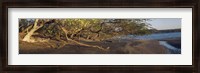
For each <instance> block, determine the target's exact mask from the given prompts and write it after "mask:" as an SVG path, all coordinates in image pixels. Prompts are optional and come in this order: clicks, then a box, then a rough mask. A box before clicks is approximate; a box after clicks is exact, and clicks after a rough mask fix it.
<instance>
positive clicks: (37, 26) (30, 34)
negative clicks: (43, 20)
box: [23, 19, 43, 42]
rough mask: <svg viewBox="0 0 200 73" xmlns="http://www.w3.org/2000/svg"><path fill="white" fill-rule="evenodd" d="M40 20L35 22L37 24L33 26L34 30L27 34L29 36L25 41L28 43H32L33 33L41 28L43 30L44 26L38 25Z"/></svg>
mask: <svg viewBox="0 0 200 73" xmlns="http://www.w3.org/2000/svg"><path fill="white" fill-rule="evenodd" d="M38 20H39V19H36V20H35V23H34V25H33V28H32V29H31V30H30V32H28V33H27V35H26V36H25V37H24V38H23V41H26V42H32V40H31V36H32V35H33V33H34V32H35V31H36V30H38V29H39V28H41V27H42V26H43V24H40V25H38Z"/></svg>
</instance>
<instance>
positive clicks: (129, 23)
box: [19, 19, 152, 50]
mask: <svg viewBox="0 0 200 73" xmlns="http://www.w3.org/2000/svg"><path fill="white" fill-rule="evenodd" d="M146 21H148V19H19V33H23V34H25V35H24V36H22V41H25V42H39V41H37V40H36V38H41V37H43V38H48V39H50V40H57V41H61V42H63V43H65V44H68V43H69V42H73V43H76V44H78V45H83V46H88V47H96V48H99V49H102V50H107V49H109V48H108V47H107V48H103V47H100V46H96V45H89V44H85V43H82V42H79V40H90V41H102V40H106V39H109V38H112V37H114V36H121V35H129V34H136V35H144V34H149V33H151V32H152V31H149V28H151V27H150V26H151V25H149V24H148V23H146ZM36 33H37V34H36ZM33 35H38V36H40V37H34V38H33Z"/></svg>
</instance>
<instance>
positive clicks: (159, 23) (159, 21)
mask: <svg viewBox="0 0 200 73" xmlns="http://www.w3.org/2000/svg"><path fill="white" fill-rule="evenodd" d="M147 23H150V24H151V25H152V27H153V28H156V29H157V30H164V29H176V28H181V18H153V19H150V21H147Z"/></svg>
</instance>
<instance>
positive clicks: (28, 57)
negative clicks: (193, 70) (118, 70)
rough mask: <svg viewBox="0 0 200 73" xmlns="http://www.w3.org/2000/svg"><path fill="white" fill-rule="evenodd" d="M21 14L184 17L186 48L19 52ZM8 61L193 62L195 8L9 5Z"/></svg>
mask: <svg viewBox="0 0 200 73" xmlns="http://www.w3.org/2000/svg"><path fill="white" fill-rule="evenodd" d="M18 18H182V28H181V30H182V33H181V35H182V39H181V41H182V42H181V43H182V45H181V47H182V50H181V54H19V48H18V47H19V46H18V45H19V43H18V28H17V27H18ZM183 32H184V33H183ZM8 65H192V8H8Z"/></svg>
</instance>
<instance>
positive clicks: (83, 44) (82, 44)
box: [68, 39, 109, 51]
mask: <svg viewBox="0 0 200 73" xmlns="http://www.w3.org/2000/svg"><path fill="white" fill-rule="evenodd" d="M68 41H71V42H74V43H76V44H79V45H81V46H87V47H94V48H98V49H101V50H104V51H107V50H109V47H107V48H103V47H100V46H96V45H89V44H85V43H81V42H78V41H75V40H72V39H68Z"/></svg>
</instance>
